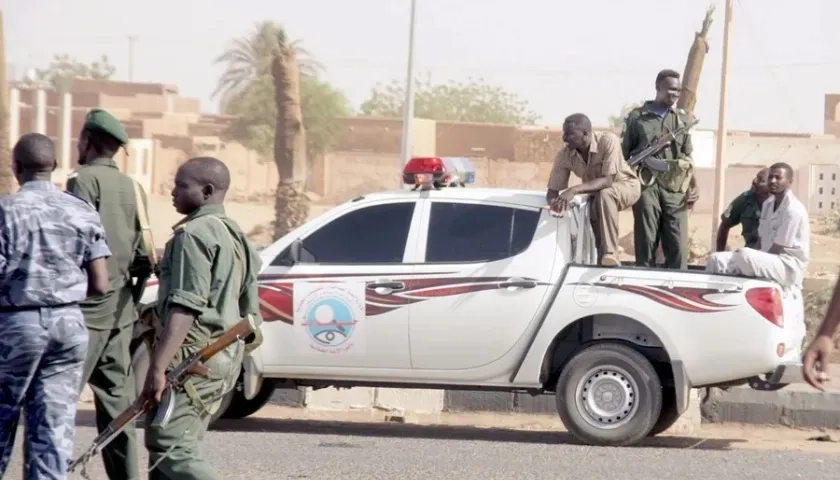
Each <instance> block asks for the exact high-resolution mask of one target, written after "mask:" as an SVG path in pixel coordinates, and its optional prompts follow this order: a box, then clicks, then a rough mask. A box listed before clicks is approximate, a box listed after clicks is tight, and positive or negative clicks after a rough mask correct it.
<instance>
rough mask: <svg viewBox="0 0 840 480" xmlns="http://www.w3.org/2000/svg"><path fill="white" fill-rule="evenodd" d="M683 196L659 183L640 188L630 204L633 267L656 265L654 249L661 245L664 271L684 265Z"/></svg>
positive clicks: (685, 225)
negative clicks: (640, 191) (637, 196)
mask: <svg viewBox="0 0 840 480" xmlns="http://www.w3.org/2000/svg"><path fill="white" fill-rule="evenodd" d="M686 197H687V194H686V193H685V192H683V193H677V192H669V191H668V190H666V189H665V188H663V187H662V186H661V185H660V184H659V182H656V181H655V182H654V183H653V185H650V186H648V187H645V188H643V189H642V194H641V196H640V197H639V201H638V202H636V204H635V205H633V243H634V244H635V249H636V265H637V266H639V267H654V266H656V249H657V248H658V247H659V244H660V242H661V244H662V253H663V254H664V256H665V265H664V266H665V268H671V269H685V268H686V267H687V266H688V232H687V230H688V207H687V205H686Z"/></svg>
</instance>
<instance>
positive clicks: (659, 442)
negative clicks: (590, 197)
mask: <svg viewBox="0 0 840 480" xmlns="http://www.w3.org/2000/svg"><path fill="white" fill-rule="evenodd" d="M212 430H213V431H223V432H224V431H228V432H261V433H264V432H276V433H301V434H307V435H343V436H358V437H385V438H421V439H441V440H467V441H480V440H484V441H489V442H514V443H539V444H547V445H553V444H557V445H583V444H582V443H580V442H579V441H578V440H577V439H575V438H574V437H573V436H572V435H571V434H569V433H567V432H550V431H534V430H516V429H506V428H484V427H469V426H453V425H414V424H401V423H387V422H376V423H373V422H340V421H327V420H299V419H275V418H244V419H238V420H219V421H218V422H217V423H215V424H214V425H213V428H212ZM743 442H745V440H733V439H704V438H688V437H654V438H649V439H646V440H645V441H644V442H642V443H641V444H640V445H638V446H637V447H642V448H644V447H648V448H651V447H652V448H694V449H700V450H729V449H730V448H731V447H732V444H734V443H743Z"/></svg>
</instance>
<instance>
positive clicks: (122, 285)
mask: <svg viewBox="0 0 840 480" xmlns="http://www.w3.org/2000/svg"><path fill="white" fill-rule="evenodd" d="M67 191H68V192H70V193H73V194H74V195H76V196H78V197H81V198H83V199H85V200H87V201H88V202H89V203H90V204H92V205H93V206H94V207H95V208H96V210H97V211H98V212H99V216H100V217H101V218H102V225H103V226H104V227H105V233H106V235H107V237H108V247H110V248H111V251H112V252H113V255H112V256H111V257H110V258H109V259H108V277H109V279H110V281H111V287H112V289H113V290H112V291H111V292H109V293H108V294H106V295H102V296H97V297H90V298H88V299H86V300H85V301H84V302H83V303H82V305H81V307H82V311H83V312H84V314H85V322H86V323H87V325H88V328H94V329H97V330H106V329H112V328H119V327H124V326H126V325H129V324H130V323H131V322H133V321H134V315H133V306H132V308H127V307H128V306H127V305H123V304H124V303H126V302H128V303H131V296H130V291H128V288H129V287H128V286H127V285H128V282H129V279H130V275H129V267H130V266H131V264H132V262H133V261H134V260H135V258H136V257H137V256H138V255H145V253H144V252H142V249H141V248H140V239H141V233H140V225H139V224H138V222H137V196H136V194H135V192H134V180H132V178H131V177H129V176H128V175H126V174H124V173H122V172H120V170H119V168H117V164H116V163H115V162H114V160H113V159H110V158H98V159H95V160H90V161H88V162H87V163H86V164H85V165H82V166H81V167H79V169H78V170H76V171H75V172H73V173H72V174H70V175H69V176H68V179H67ZM141 191H142V189H141ZM142 195H143V201H144V202H145V201H146V194H145V192H143V194H142ZM117 312H119V313H118V315H117V317H118V318H115V313H117Z"/></svg>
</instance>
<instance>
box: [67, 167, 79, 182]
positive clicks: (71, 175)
mask: <svg viewBox="0 0 840 480" xmlns="http://www.w3.org/2000/svg"><path fill="white" fill-rule="evenodd" d="M78 176H79V170H78V169H77V170H73V171H72V172H70V174H69V175H67V180H70V179H71V178H76V177H78Z"/></svg>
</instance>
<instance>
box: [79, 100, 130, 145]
mask: <svg viewBox="0 0 840 480" xmlns="http://www.w3.org/2000/svg"><path fill="white" fill-rule="evenodd" d="M84 128H85V129H86V130H99V131H100V132H104V133H107V134H108V135H110V136H112V137H114V139H115V140H116V141H118V142H119V143H120V145H125V144H127V143H128V134H127V133H126V132H125V128H123V126H122V123H120V121H119V120H117V119H116V117H114V116H113V115H111V114H110V113H108V112H106V111H105V110H102V109H101V108H94V109H92V110H91V111H89V112H88V114H87V117H85V127H84Z"/></svg>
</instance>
